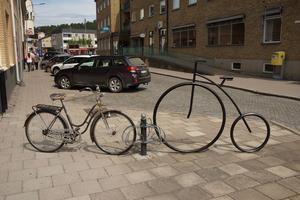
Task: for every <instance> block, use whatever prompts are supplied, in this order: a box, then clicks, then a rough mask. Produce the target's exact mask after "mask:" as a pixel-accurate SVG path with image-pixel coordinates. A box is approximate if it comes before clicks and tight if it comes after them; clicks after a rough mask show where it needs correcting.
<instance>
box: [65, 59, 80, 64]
mask: <svg viewBox="0 0 300 200" xmlns="http://www.w3.org/2000/svg"><path fill="white" fill-rule="evenodd" d="M73 63H77V62H76V58H70V59H68V60H66V61H65V62H64V64H73Z"/></svg>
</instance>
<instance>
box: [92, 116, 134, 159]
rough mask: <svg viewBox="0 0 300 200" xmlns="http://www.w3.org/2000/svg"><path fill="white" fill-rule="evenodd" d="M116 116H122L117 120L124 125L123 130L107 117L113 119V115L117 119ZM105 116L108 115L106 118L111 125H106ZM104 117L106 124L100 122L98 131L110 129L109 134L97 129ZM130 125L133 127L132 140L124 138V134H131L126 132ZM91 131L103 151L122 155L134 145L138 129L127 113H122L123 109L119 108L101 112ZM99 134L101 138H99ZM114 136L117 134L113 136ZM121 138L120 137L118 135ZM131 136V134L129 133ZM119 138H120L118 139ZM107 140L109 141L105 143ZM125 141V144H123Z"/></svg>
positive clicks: (119, 124) (93, 139) (93, 138)
mask: <svg viewBox="0 0 300 200" xmlns="http://www.w3.org/2000/svg"><path fill="white" fill-rule="evenodd" d="M116 116H119V117H120V120H119V121H117V122H116V124H118V126H121V125H122V127H121V128H120V129H121V130H117V128H116V124H110V122H109V121H112V120H107V119H112V118H113V117H114V118H115V119H116ZM103 117H106V119H105V120H107V122H106V123H107V124H108V125H109V126H110V127H108V128H109V129H107V127H105V122H104V120H103ZM101 119H102V122H103V123H104V124H100V127H99V128H100V129H99V130H97V131H104V128H105V130H106V131H108V133H109V135H106V134H103V132H100V134H97V133H96V129H97V128H98V127H97V125H99V121H100V120H101ZM103 125H104V126H103ZM128 127H132V128H133V130H132V133H131V134H132V135H130V136H131V139H130V140H127V141H126V142H127V143H126V142H125V141H123V140H124V134H129V133H124V132H125V131H128V130H130V129H128ZM90 131H91V132H90V133H91V139H92V141H93V142H95V144H96V146H97V147H98V148H99V149H100V150H102V151H103V152H105V153H107V154H110V155H121V154H124V153H126V152H128V151H129V150H130V149H131V148H132V147H133V145H134V142H135V140H136V129H135V125H134V123H133V121H132V120H131V119H130V117H128V116H127V115H126V114H124V113H122V112H121V111H117V110H108V111H105V112H103V113H102V114H99V115H97V116H96V117H95V119H94V120H93V122H92V125H91V128H90ZM98 136H99V137H100V138H98ZM106 136H107V137H106ZM112 136H116V137H114V138H112ZM117 136H118V137H119V138H118V137H117ZM127 136H129V135H127ZM117 139H119V140H117ZM105 142H107V143H105ZM122 143H123V144H122ZM123 145H124V146H123Z"/></svg>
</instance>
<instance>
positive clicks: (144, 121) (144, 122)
mask: <svg viewBox="0 0 300 200" xmlns="http://www.w3.org/2000/svg"><path fill="white" fill-rule="evenodd" d="M140 127H141V155H142V156H145V155H147V119H146V115H145V114H142V116H141V124H140Z"/></svg>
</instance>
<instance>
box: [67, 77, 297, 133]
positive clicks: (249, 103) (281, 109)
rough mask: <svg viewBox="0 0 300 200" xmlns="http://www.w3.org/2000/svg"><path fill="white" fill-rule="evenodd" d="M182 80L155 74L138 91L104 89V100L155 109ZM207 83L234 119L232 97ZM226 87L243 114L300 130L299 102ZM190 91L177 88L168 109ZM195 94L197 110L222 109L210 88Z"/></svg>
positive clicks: (178, 105)
mask: <svg viewBox="0 0 300 200" xmlns="http://www.w3.org/2000/svg"><path fill="white" fill-rule="evenodd" d="M181 82H184V81H183V80H181V79H177V78H171V77H166V76H162V75H155V74H152V81H151V83H150V84H149V85H148V86H140V88H138V89H136V90H126V91H124V92H122V93H118V94H113V93H110V92H108V91H107V90H104V92H106V94H105V97H104V102H105V103H106V104H107V105H108V107H110V108H114V107H121V108H123V109H134V110H142V111H147V112H152V111H153V108H154V106H155V104H156V102H157V100H158V98H159V97H160V95H161V94H162V93H163V92H164V91H165V90H166V89H168V88H169V87H171V86H173V85H175V84H178V83H181ZM207 86H208V87H210V88H211V89H213V90H216V92H217V93H218V94H219V95H220V97H221V99H222V100H223V102H224V105H225V108H226V113H227V115H228V116H229V117H232V118H235V117H237V116H238V113H237V112H236V110H235V108H234V107H233V105H232V103H231V102H230V101H229V99H228V98H227V97H226V96H225V95H224V94H222V93H221V92H220V91H219V90H217V88H215V87H212V86H210V85H207ZM225 90H226V91H227V92H228V93H229V94H230V95H231V96H232V98H233V99H234V100H235V101H236V103H237V104H238V105H239V107H240V109H241V111H242V112H243V113H245V112H257V113H259V114H262V115H263V116H265V117H266V118H267V119H268V120H272V121H276V122H279V123H281V124H284V125H286V126H288V127H290V128H292V129H295V130H297V131H299V132H300V102H299V101H295V100H289V99H285V98H278V97H271V96H264V95H257V94H254V93H250V92H245V91H241V90H236V89H230V88H225ZM189 91H190V90H189V89H187V88H183V89H181V90H177V92H176V94H175V93H174V94H173V93H172V96H171V98H168V99H167V100H168V101H166V102H165V103H164V104H163V105H164V109H165V111H170V112H176V111H177V110H178V109H180V108H182V107H183V105H184V103H186V104H187V103H188V102H189V95H190V92H189ZM195 94H196V97H199V98H198V99H199V101H195V103H194V106H195V110H197V108H199V109H202V110H203V109H204V110H206V111H208V112H214V111H216V112H220V107H218V106H216V105H217V104H216V99H215V97H214V96H213V95H212V94H211V93H208V92H207V91H206V92H203V90H201V91H199V92H197V90H196V93H195ZM73 101H75V102H76V101H78V103H81V102H82V103H87V104H92V103H94V101H95V100H94V98H93V96H92V95H90V96H87V97H85V98H78V99H76V98H74V99H73ZM200 101H201V102H200ZM186 104H185V105H186ZM185 107H186V106H185Z"/></svg>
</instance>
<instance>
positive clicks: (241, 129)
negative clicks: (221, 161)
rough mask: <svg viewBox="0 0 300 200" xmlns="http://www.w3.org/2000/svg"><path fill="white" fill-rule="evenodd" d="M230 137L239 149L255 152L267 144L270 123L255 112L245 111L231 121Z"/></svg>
mask: <svg viewBox="0 0 300 200" xmlns="http://www.w3.org/2000/svg"><path fill="white" fill-rule="evenodd" d="M244 121H245V122H246V123H247V125H248V126H249V129H248V128H247V126H246V124H245V122H244ZM235 133H236V134H235ZM230 138H231V141H232V143H233V145H234V146H235V147H236V148H237V149H239V150H240V151H242V152H248V153H252V152H257V151H259V150H261V149H262V148H263V147H264V146H265V145H266V144H267V142H268V140H269V138H270V125H269V123H268V121H267V120H266V119H265V118H264V117H263V116H261V115H259V114H256V113H246V114H243V115H241V116H239V117H238V118H237V119H236V120H235V121H234V122H233V124H232V126H231V129H230Z"/></svg>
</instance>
